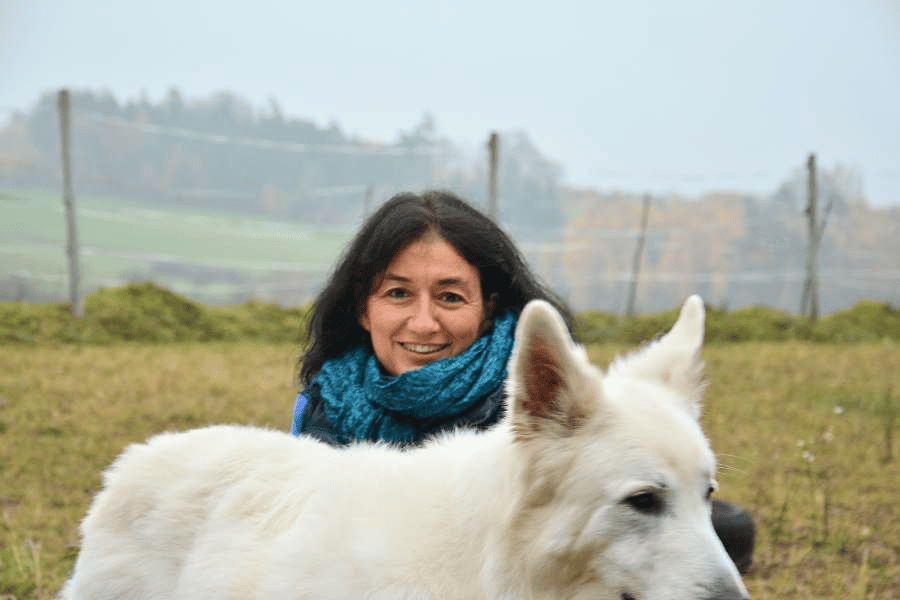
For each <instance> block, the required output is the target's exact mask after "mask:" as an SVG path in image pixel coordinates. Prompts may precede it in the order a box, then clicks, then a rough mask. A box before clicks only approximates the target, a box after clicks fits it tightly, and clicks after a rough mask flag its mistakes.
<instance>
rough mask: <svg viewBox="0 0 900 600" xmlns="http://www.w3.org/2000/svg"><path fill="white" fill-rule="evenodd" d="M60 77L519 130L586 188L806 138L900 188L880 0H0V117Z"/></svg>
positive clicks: (666, 177)
mask: <svg viewBox="0 0 900 600" xmlns="http://www.w3.org/2000/svg"><path fill="white" fill-rule="evenodd" d="M60 86H70V87H73V88H76V89H93V90H104V89H106V90H109V91H111V92H112V93H113V94H114V95H115V96H116V97H117V98H118V100H119V101H120V102H124V101H126V100H128V99H134V98H137V97H138V96H139V95H140V94H141V93H142V91H143V92H146V93H147V94H148V95H149V97H150V99H151V100H153V101H158V100H160V99H162V98H163V96H164V94H165V93H166V91H167V90H168V89H169V88H171V87H173V86H175V87H177V88H178V89H179V90H181V92H182V93H183V94H184V95H185V97H186V98H187V99H188V100H191V99H200V98H203V97H207V96H209V95H210V94H211V93H212V92H214V91H218V90H223V89H224V90H230V91H232V92H234V93H236V94H237V95H239V96H242V97H244V98H246V99H247V100H249V101H250V102H251V103H252V104H253V105H254V106H255V107H257V108H259V109H260V110H263V109H266V110H267V108H268V106H269V98H275V99H276V100H277V101H278V103H279V104H280V105H281V107H282V110H283V112H284V113H285V114H286V115H288V116H291V117H298V118H306V119H312V120H313V121H315V122H317V123H319V124H320V125H326V124H328V123H329V122H331V121H336V122H337V123H338V124H339V125H340V126H341V128H342V129H343V130H344V131H345V132H346V133H349V134H358V135H361V136H365V137H369V138H374V139H381V140H384V141H392V140H394V139H395V138H396V136H397V132H398V131H400V130H406V131H408V130H410V129H411V128H412V127H413V126H414V125H415V124H416V123H417V122H418V121H419V120H420V119H421V117H422V115H423V114H424V113H425V112H429V113H431V114H432V115H433V116H434V117H435V121H436V124H437V128H438V132H439V134H440V135H442V136H446V137H450V138H451V139H454V140H457V141H460V142H464V143H466V144H470V145H475V144H482V143H483V142H484V141H485V140H486V139H487V136H488V133H489V132H490V130H492V129H499V130H501V131H502V130H511V129H521V130H524V131H526V132H527V133H528V135H529V136H530V137H531V139H532V140H533V141H534V142H535V143H536V145H537V146H538V147H539V148H540V149H541V150H542V151H543V152H544V154H545V155H547V156H548V157H550V158H552V159H554V160H555V161H557V162H558V163H559V164H560V165H561V166H562V168H563V172H564V179H565V181H566V182H568V183H572V184H576V185H581V186H592V187H597V188H600V189H611V188H619V189H627V190H632V191H654V192H664V191H678V192H682V193H685V194H696V193H698V192H702V191H704V190H711V189H736V190H741V191H747V192H754V193H768V192H770V191H772V190H773V189H774V188H775V187H776V186H777V184H778V183H779V182H780V181H782V180H784V179H785V178H787V177H788V176H789V175H790V174H791V172H792V171H793V170H794V169H796V168H799V167H801V166H802V165H803V164H804V163H805V160H806V156H807V155H808V153H809V152H810V151H815V152H816V153H817V154H818V159H819V164H820V165H822V166H823V167H832V166H834V165H836V164H838V163H842V164H845V165H848V166H851V167H854V168H856V169H857V170H858V171H859V172H860V173H861V174H862V176H863V181H864V189H865V193H866V195H867V196H868V197H869V200H870V202H872V203H873V204H876V205H885V204H888V203H890V204H900V109H898V106H900V0H859V1H857V2H849V1H846V0H797V1H794V0H758V1H755V2H731V1H727V0H710V1H707V0H680V1H678V2H673V1H670V0H664V1H655V2H651V1H647V0H644V1H641V0H629V1H627V2H615V3H607V2H598V1H596V0H581V1H575V0H553V1H544V2H529V1H528V0H524V1H523V0H509V1H507V0H502V1H495V2H492V1H490V0H443V1H429V0H417V1H399V0H378V1H372V0H358V1H351V0H317V1H315V2H310V1H299V2H296V1H293V2H292V1H287V0H278V1H275V0H254V1H251V2H235V1H232V0H216V1H208V0H201V1H196V2H191V1H190V0H154V2H128V1H126V0H0V119H5V118H6V117H7V116H8V114H9V110H10V109H28V108H29V107H30V106H31V105H32V104H33V103H34V102H35V101H36V100H37V98H38V96H39V95H40V94H41V93H42V92H44V91H47V90H50V89H55V88H58V87H60ZM4 111H5V112H4Z"/></svg>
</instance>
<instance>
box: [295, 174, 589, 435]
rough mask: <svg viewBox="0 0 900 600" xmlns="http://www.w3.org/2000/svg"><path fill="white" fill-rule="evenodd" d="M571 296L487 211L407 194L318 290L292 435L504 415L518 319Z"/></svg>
mask: <svg viewBox="0 0 900 600" xmlns="http://www.w3.org/2000/svg"><path fill="white" fill-rule="evenodd" d="M535 298H541V299H544V300H547V301H548V302H550V303H552V304H553V305H554V306H556V307H557V308H558V309H559V311H560V312H561V313H562V314H563V315H564V318H565V319H566V321H567V323H569V325H570V329H571V323H572V316H571V313H570V312H569V310H568V309H567V308H566V306H565V304H564V303H563V302H562V301H561V300H560V299H559V298H558V297H557V296H556V295H555V294H554V293H552V292H551V291H550V290H549V289H547V288H546V287H545V286H544V285H542V284H541V283H540V282H539V281H538V280H537V278H536V277H535V276H534V274H532V273H531V271H530V270H529V269H528V267H527V265H526V263H525V261H524V260H523V258H522V256H521V255H520V254H519V252H518V250H517V249H516V247H515V245H514V244H513V243H512V241H511V240H510V239H509V237H508V236H507V235H506V234H505V233H503V231H502V230H501V229H500V228H499V227H497V225H495V224H494V223H493V222H492V221H491V220H490V219H488V218H487V217H486V216H485V215H483V214H482V213H480V212H479V211H478V210H476V209H474V208H472V207H471V206H470V205H468V204H467V203H465V202H463V201H462V200H461V199H459V198H458V197H456V196H455V195H453V194H451V193H448V192H438V191H431V192H426V193H424V194H422V195H416V194H411V193H403V194H398V195H396V196H394V197H393V198H391V199H390V200H389V201H388V202H387V203H385V204H384V205H383V206H382V207H381V208H380V209H379V210H378V211H377V212H376V213H375V214H373V215H372V216H371V217H370V218H369V219H368V220H367V221H366V223H365V224H364V225H363V227H362V229H361V230H360V231H359V233H358V234H357V235H356V237H355V238H354V240H353V241H352V242H351V244H350V246H349V247H348V248H347V250H346V252H345V253H344V255H343V257H342V259H341V261H340V262H339V264H338V266H337V269H336V270H335V272H334V274H333V275H332V277H331V279H330V281H329V282H328V284H327V285H326V287H325V288H324V289H323V290H322V292H321V293H320V294H319V297H318V298H317V299H316V302H315V308H314V310H313V315H312V319H311V321H310V326H309V334H308V348H307V350H306V353H305V355H304V357H303V359H302V363H301V367H300V382H301V385H302V386H303V391H302V392H301V393H300V395H299V396H298V397H297V403H296V406H295V410H294V424H293V432H294V433H295V434H300V433H304V434H308V435H312V436H314V437H316V438H319V439H320V440H322V441H325V442H328V443H330V444H348V443H350V442H351V441H354V440H369V441H377V440H385V441H389V442H393V443H397V444H401V445H409V444H418V443H420V442H422V441H423V440H424V439H425V438H427V437H429V436H431V435H433V434H435V433H437V432H440V431H445V430H448V429H453V428H457V427H474V428H485V427H489V426H491V425H493V424H495V423H496V422H497V421H499V419H500V418H501V416H502V414H503V410H504V409H503V381H504V379H505V378H506V363H507V361H508V360H509V355H510V351H511V349H512V342H513V333H514V330H515V324H516V319H517V318H518V315H519V313H520V312H521V310H522V308H523V307H524V306H525V304H526V303H528V301H529V300H532V299H535Z"/></svg>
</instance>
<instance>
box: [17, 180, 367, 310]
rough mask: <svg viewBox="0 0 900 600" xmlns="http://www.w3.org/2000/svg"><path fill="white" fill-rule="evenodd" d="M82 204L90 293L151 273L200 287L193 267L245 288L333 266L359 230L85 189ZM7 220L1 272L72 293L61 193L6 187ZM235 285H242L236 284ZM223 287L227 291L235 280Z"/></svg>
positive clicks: (85, 276) (80, 222)
mask: <svg viewBox="0 0 900 600" xmlns="http://www.w3.org/2000/svg"><path fill="white" fill-rule="evenodd" d="M77 205H78V237H79V242H80V244H81V246H82V255H81V266H82V273H83V275H82V278H83V285H84V287H85V289H89V290H90V289H94V288H97V287H108V286H110V285H118V284H120V283H122V282H124V281H130V280H134V279H135V278H141V277H150V276H151V275H152V278H153V279H154V280H156V281H158V282H161V283H163V284H165V285H167V286H168V287H171V288H172V289H181V288H184V287H186V286H187V287H190V286H192V285H196V283H197V282H196V281H195V280H193V279H191V277H189V276H188V275H187V274H186V273H192V272H193V273H195V274H196V273H197V272H216V273H219V274H220V277H224V274H229V275H230V276H231V278H232V279H233V280H240V281H242V282H243V283H242V289H245V288H247V287H248V286H249V284H248V283H247V282H253V281H259V280H263V279H264V278H265V277H268V276H271V274H272V272H273V271H285V272H301V271H304V272H317V271H322V270H326V269H328V268H329V267H330V266H331V265H332V263H333V262H334V260H335V258H336V257H337V256H338V254H339V253H340V251H341V250H342V249H343V247H344V245H345V244H346V243H347V241H348V240H349V239H350V236H351V232H349V231H343V230H340V229H327V228H316V227H311V226H305V225H303V224H301V223H298V222H296V221H278V220H274V219H267V218H264V217H253V216H247V215H240V216H239V215H233V216H229V215H227V214H225V213H221V212H213V211H204V210H201V209H196V208H187V207H184V208H179V207H167V206H148V205H146V204H140V203H137V202H132V201H129V200H126V199H123V198H108V197H102V196H87V195H85V196H79V197H78V198H77ZM0 223H7V224H10V225H11V228H9V229H8V230H7V231H6V232H5V235H4V236H3V237H0V274H7V275H10V274H14V273H23V272H27V273H33V274H35V275H37V276H46V277H48V278H50V279H49V283H47V284H46V285H48V286H50V287H49V288H48V289H53V290H56V288H57V287H58V288H59V290H56V291H58V292H62V294H61V295H64V290H65V285H66V281H67V279H66V273H67V263H66V260H67V259H66V254H65V243H66V223H65V215H64V213H63V206H62V203H61V201H60V195H59V192H56V191H50V190H39V189H35V190H2V189H0ZM179 269H180V270H179ZM179 273H181V274H179ZM195 276H196V275H195ZM54 278H55V279H54ZM54 281H55V283H54ZM211 285H212V284H209V285H208V286H207V287H209V286H211ZM54 286H56V287H54ZM213 287H214V286H213ZM213 287H211V288H210V289H213ZM231 287H233V288H235V289H238V288H241V286H237V285H236V284H235V283H234V281H232V282H231ZM219 288H222V290H221V291H222V295H223V297H225V298H227V291H228V290H227V289H225V288H228V280H227V279H225V280H224V282H223V283H219V284H218V288H215V289H219Z"/></svg>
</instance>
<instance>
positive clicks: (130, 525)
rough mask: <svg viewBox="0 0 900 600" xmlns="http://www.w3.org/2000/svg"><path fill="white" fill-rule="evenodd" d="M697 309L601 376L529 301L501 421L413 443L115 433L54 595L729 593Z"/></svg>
mask: <svg viewBox="0 0 900 600" xmlns="http://www.w3.org/2000/svg"><path fill="white" fill-rule="evenodd" d="M703 321H704V310H703V303H702V302H701V300H700V298H698V297H696V296H694V297H691V298H690V299H688V301H687V302H686V303H685V305H684V307H683V309H682V311H681V316H680V317H679V319H678V322H677V323H676V324H675V327H674V328H673V329H672V331H671V332H669V333H668V334H667V335H666V336H664V337H662V338H661V339H659V340H658V341H656V342H654V343H652V344H650V345H649V346H647V347H645V348H644V349H643V350H640V351H638V352H636V353H635V354H632V355H630V356H626V357H624V358H619V359H617V360H616V361H614V362H613V364H612V365H611V366H610V368H609V370H608V371H607V372H606V373H603V372H601V371H600V370H599V369H598V368H596V367H594V366H593V365H591V364H590V363H589V362H588V359H587V355H586V354H585V352H584V350H583V349H582V348H581V347H578V346H576V345H575V344H574V343H573V342H572V340H571V338H570V337H569V335H568V333H567V331H566V329H565V326H564V324H563V321H562V319H561V318H560V317H559V315H558V314H557V313H556V311H555V310H554V309H553V308H552V307H551V306H550V305H549V304H547V303H544V302H540V301H535V302H532V303H530V304H529V305H528V306H527V307H526V308H525V310H524V312H523V313H522V316H521V318H520V321H519V326H518V329H517V331H516V346H515V350H514V352H513V358H512V359H511V361H510V365H509V381H508V392H509V410H508V413H507V416H506V418H505V420H504V421H503V423H502V424H500V425H498V426H497V427H496V428H494V429H492V430H490V431H487V432H481V433H476V432H472V431H460V432H457V433H454V434H450V435H444V436H441V437H439V438H438V439H436V440H434V441H432V442H430V443H429V444H427V445H426V446H425V447H423V448H420V449H415V450H407V451H401V450H398V449H395V448H392V447H390V446H387V445H384V444H376V445H368V444H360V445H355V446H351V447H349V448H344V449H336V448H332V447H329V446H327V445H325V444H322V443H318V442H315V441H312V440H310V439H305V438H299V439H298V438H296V437H293V436H291V435H289V434H287V433H279V432H275V431H265V430H260V429H253V428H249V427H236V426H217V427H209V428H205V429H198V430H195V431H189V432H186V433H171V434H163V435H160V436H157V437H155V438H153V439H151V440H149V441H148V442H147V443H145V444H138V445H133V446H131V447H129V448H128V449H127V450H126V451H125V452H124V453H123V454H122V456H121V457H119V458H118V459H117V460H116V462H115V463H114V464H113V466H112V467H111V468H110V469H109V470H108V471H107V473H106V475H105V479H104V481H105V487H104V489H103V490H102V491H101V492H100V494H99V495H98V496H97V497H96V499H95V501H94V503H93V505H92V506H91V509H90V511H89V512H88V514H87V517H86V518H85V520H84V523H83V524H82V526H81V533H82V538H83V542H82V547H81V554H80V555H79V557H78V560H77V562H76V564H75V569H74V572H73V575H72V578H71V579H70V581H69V582H68V583H67V584H66V587H65V588H64V590H63V592H62V597H63V598H66V599H71V600H82V599H84V600H104V599H110V600H111V599H152V598H179V599H185V600H188V599H190V600H198V599H205V598H210V599H212V598H216V599H240V600H244V599H250V598H256V599H271V598H275V599H279V600H289V599H297V600H299V599H310V600H356V599H410V600H412V599H415V600H426V599H428V600H438V599H450V598H458V599H460V600H463V599H465V600H473V599H479V598H484V599H488V598H490V599H505V600H513V599H539V598H540V599H551V598H552V599H556V598H582V599H587V598H590V599H610V600H661V599H668V600H688V599H690V600H699V599H708V600H712V599H714V598H715V599H728V600H739V599H745V598H747V592H746V589H745V588H744V586H743V584H742V582H741V579H740V576H739V575H738V572H737V569H736V568H735V566H734V564H733V563H732V562H731V561H730V560H729V558H728V555H727V554H726V553H725V550H724V548H723V547H722V545H721V543H720V542H719V540H718V538H717V537H716V534H715V532H714V531H713V527H712V524H711V520H710V499H709V496H710V493H711V492H712V491H713V490H714V489H715V486H716V483H715V480H714V475H715V471H716V464H715V459H714V457H713V453H712V451H711V450H710V448H709V445H708V442H707V440H706V438H705V437H704V435H703V433H702V432H701V429H700V425H699V423H698V417H699V414H700V399H701V393H702V389H703V383H702V369H703V364H702V362H701V360H700V356H699V355H700V347H701V344H702V338H703Z"/></svg>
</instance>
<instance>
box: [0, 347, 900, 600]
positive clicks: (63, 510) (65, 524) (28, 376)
mask: <svg viewBox="0 0 900 600" xmlns="http://www.w3.org/2000/svg"><path fill="white" fill-rule="evenodd" d="M623 347H624V346H622V345H593V346H590V348H589V353H590V355H591V357H592V359H593V360H595V362H597V363H598V364H601V365H602V364H605V363H606V361H608V360H609V358H610V357H612V356H613V355H614V354H615V353H616V352H618V351H620V350H621V349H622V348H623ZM297 358H298V350H297V347H296V345H295V344H292V343H275V344H272V343H260V342H204V343H198V342H174V343H168V344H158V343H156V344H146V343H131V344H112V345H94V346H91V345H83V344H81V345H72V344H56V345H53V344H40V345H26V346H23V345H5V346H0V481H2V485H0V598H5V599H7V600H12V599H13V598H15V599H17V600H22V599H47V598H52V597H53V595H54V594H55V593H56V591H57V590H58V589H59V587H60V586H61V585H62V582H63V581H64V580H65V578H66V577H67V575H68V573H69V571H70V569H71V567H72V564H73V562H74V559H75V557H76V555H77V548H78V533H77V526H78V523H79V522H80V520H81V519H82V518H83V516H84V513H85V511H86V509H87V507H88V503H89V502H90V499H91V497H92V496H93V494H95V493H96V492H97V490H98V489H99V486H100V474H101V472H102V470H103V469H104V468H105V467H106V466H108V465H109V463H110V461H111V460H112V459H113V458H114V457H115V456H116V455H117V454H118V453H119V452H120V451H121V450H122V449H123V447H124V446H125V445H126V444H128V443H130V442H134V441H138V440H143V439H145V438H146V437H147V436H149V435H152V434H154V433H157V432H161V431H167V430H184V429H189V428H192V427H200V426H203V425H207V424H211V423H221V422H235V423H248V424H250V423H252V424H256V425H262V426H268V427H274V428H278V429H287V428H288V427H289V420H290V413H291V409H292V405H293V397H294V392H295V387H294V379H293V374H294V371H295V365H296V361H297ZM704 358H705V360H706V361H707V364H708V378H709V381H710V386H709V388H708V390H707V393H706V408H705V413H704V417H703V420H704V427H705V429H706V431H707V434H708V435H709V437H710V439H711V441H712V444H713V447H714V448H715V449H716V451H717V452H718V454H719V457H720V461H721V469H720V473H719V476H718V478H719V481H720V484H721V490H720V493H719V495H720V497H722V498H725V499H728V500H731V501H734V502H736V503H738V504H740V505H742V506H744V507H747V508H748V509H750V511H751V512H752V514H753V516H754V519H755V520H756V524H757V527H758V535H757V548H756V553H755V566H754V568H753V571H752V572H751V573H750V574H749V575H748V576H747V577H746V582H747V585H748V588H749V589H750V591H751V594H752V596H753V598H756V599H763V598H851V599H857V598H858V599H866V598H869V599H875V598H878V599H896V598H900V503H898V501H897V498H898V497H900V458H898V456H897V454H898V448H897V439H896V438H897V436H893V438H891V437H889V435H888V434H887V429H886V426H887V424H888V423H889V422H890V419H889V418H888V416H889V415H894V417H896V416H897V415H898V414H900V398H898V397H897V396H898V394H897V389H896V374H897V373H898V372H900V346H898V345H897V344H894V343H892V342H883V343H877V344H855V345H848V344H830V345H820V344H814V343H811V342H805V341H787V342H783V343H761V342H749V343H745V344H728V345H725V344H722V345H713V346H710V347H707V348H706V349H705V350H704ZM892 385H893V386H895V387H894V388H893V391H891V386H892ZM894 422H895V423H897V422H900V419H896V418H895V420H894ZM886 440H888V441H890V443H891V446H890V448H891V451H892V456H893V458H892V459H890V460H888V458H889V456H891V454H889V453H888V451H887V447H886V444H885V442H886Z"/></svg>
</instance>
